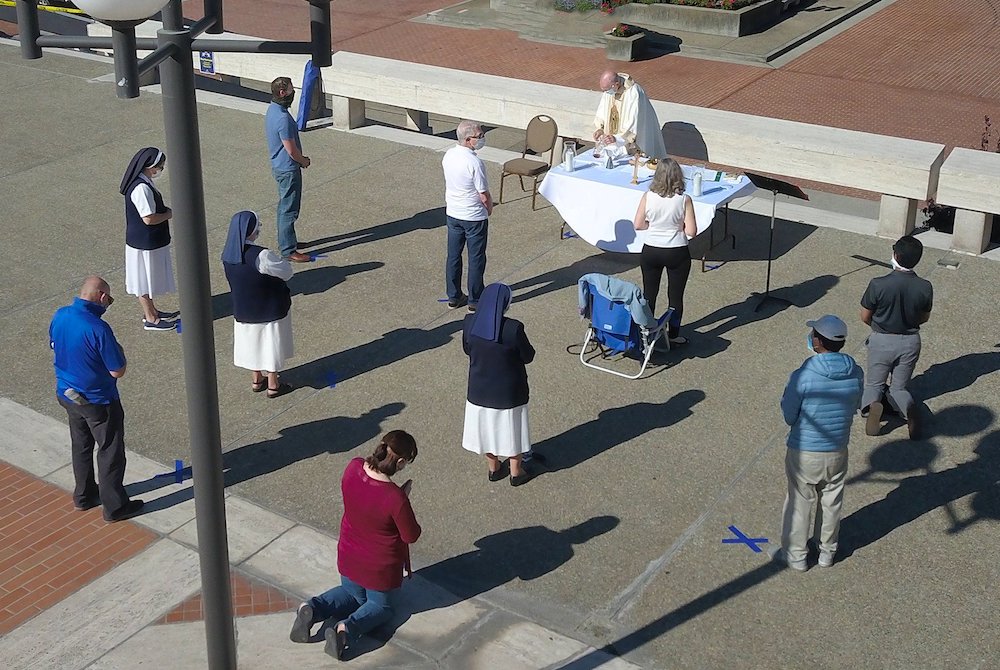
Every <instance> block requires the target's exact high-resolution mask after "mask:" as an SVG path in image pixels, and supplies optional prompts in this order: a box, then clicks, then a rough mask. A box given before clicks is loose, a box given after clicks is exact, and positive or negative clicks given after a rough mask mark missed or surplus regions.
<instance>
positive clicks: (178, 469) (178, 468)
mask: <svg viewBox="0 0 1000 670" xmlns="http://www.w3.org/2000/svg"><path fill="white" fill-rule="evenodd" d="M183 481H184V461H182V460H180V459H177V460H175V461H174V483H175V484H180V483H182V482H183Z"/></svg>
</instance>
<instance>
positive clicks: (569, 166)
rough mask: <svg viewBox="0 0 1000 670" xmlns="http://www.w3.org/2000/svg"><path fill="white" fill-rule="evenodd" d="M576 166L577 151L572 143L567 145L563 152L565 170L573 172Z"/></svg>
mask: <svg viewBox="0 0 1000 670" xmlns="http://www.w3.org/2000/svg"><path fill="white" fill-rule="evenodd" d="M575 167H576V152H575V151H573V146H572V145H570V144H567V145H566V150H565V151H564V152H563V170H566V172H572V171H573V170H574V168H575Z"/></svg>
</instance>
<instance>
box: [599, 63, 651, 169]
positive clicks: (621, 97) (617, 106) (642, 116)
mask: <svg viewBox="0 0 1000 670" xmlns="http://www.w3.org/2000/svg"><path fill="white" fill-rule="evenodd" d="M601 90H602V91H604V95H602V96H601V102H600V104H599V105H598V106H597V115H596V116H595V117H594V126H596V128H597V130H596V131H594V140H595V141H598V140H600V139H601V138H602V137H604V138H605V140H604V141H605V144H608V143H610V142H612V141H615V142H619V141H621V142H635V143H636V144H637V145H638V146H639V149H641V150H642V152H643V153H644V154H646V155H647V156H649V157H650V158H666V157H667V148H666V146H665V145H664V144H663V133H662V132H661V131H660V122H659V120H658V119H657V118H656V112H655V111H654V110H653V105H652V104H651V103H650V102H649V98H647V97H646V92H645V91H644V90H642V86H639V84H637V83H636V82H635V80H634V79H632V77H630V76H628V75H627V74H625V73H622V72H615V71H613V70H608V71H607V72H605V73H604V74H602V75H601Z"/></svg>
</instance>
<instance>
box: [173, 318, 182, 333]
mask: <svg viewBox="0 0 1000 670" xmlns="http://www.w3.org/2000/svg"><path fill="white" fill-rule="evenodd" d="M174 330H176V331H177V334H178V335H180V332H181V320H180V319H177V327H176V328H175V329H174Z"/></svg>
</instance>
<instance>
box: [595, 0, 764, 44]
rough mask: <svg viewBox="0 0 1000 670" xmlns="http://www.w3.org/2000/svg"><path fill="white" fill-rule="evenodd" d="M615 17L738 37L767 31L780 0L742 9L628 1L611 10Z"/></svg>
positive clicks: (651, 27)
mask: <svg viewBox="0 0 1000 670" xmlns="http://www.w3.org/2000/svg"><path fill="white" fill-rule="evenodd" d="M614 16H615V20H617V21H620V22H621V23H627V24H629V25H632V24H635V25H639V26H642V27H643V28H646V29H648V30H652V31H655V32H663V33H667V34H670V33H673V32H676V31H678V30H680V31H684V32H689V33H705V34H708V35H723V36H726V37H742V36H743V35H752V34H754V33H759V32H762V31H764V30H767V29H768V28H770V27H771V26H773V25H774V24H775V23H777V22H778V19H779V18H780V17H781V0H762V2H758V3H757V4H755V5H750V6H749V7H744V8H743V9H709V8H707V7H688V6H686V5H664V4H656V5H644V4H637V3H629V4H627V5H622V6H621V7H619V8H617V9H616V10H615V14H614Z"/></svg>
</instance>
